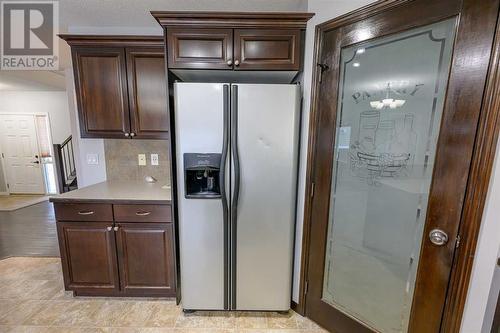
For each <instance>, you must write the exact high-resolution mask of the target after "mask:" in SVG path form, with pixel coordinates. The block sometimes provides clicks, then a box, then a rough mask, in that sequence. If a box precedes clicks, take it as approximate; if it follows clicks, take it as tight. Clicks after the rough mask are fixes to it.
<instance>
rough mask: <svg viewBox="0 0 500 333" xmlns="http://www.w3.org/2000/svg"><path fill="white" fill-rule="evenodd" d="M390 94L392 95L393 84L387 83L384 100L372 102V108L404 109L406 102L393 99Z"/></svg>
mask: <svg viewBox="0 0 500 333" xmlns="http://www.w3.org/2000/svg"><path fill="white" fill-rule="evenodd" d="M390 93H391V84H390V83H387V91H386V94H385V98H384V99H382V100H381V101H372V102H370V106H371V107H372V108H374V109H377V110H381V109H387V108H390V109H396V108H399V107H402V106H403V105H404V104H405V103H406V100H404V99H394V98H391V97H390Z"/></svg>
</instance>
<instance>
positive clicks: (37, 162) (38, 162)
mask: <svg viewBox="0 0 500 333" xmlns="http://www.w3.org/2000/svg"><path fill="white" fill-rule="evenodd" d="M31 163H33V164H40V161H33V162H31Z"/></svg>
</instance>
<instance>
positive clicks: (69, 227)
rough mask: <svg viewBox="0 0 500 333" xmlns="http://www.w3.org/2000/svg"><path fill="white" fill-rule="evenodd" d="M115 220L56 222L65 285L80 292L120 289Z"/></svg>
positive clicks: (104, 292) (109, 291)
mask: <svg viewBox="0 0 500 333" xmlns="http://www.w3.org/2000/svg"><path fill="white" fill-rule="evenodd" d="M112 226H113V223H112V222H57V234H58V238H59V248H60V252H61V260H62V265H63V267H64V269H63V272H64V275H63V276H64V285H65V286H66V288H67V289H68V290H73V291H75V292H76V294H77V295H94V294H95V295H106V294H108V295H113V294H116V293H117V292H118V291H119V280H118V264H117V260H116V245H115V235H114V233H113V229H112Z"/></svg>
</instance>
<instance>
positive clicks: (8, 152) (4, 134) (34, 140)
mask: <svg viewBox="0 0 500 333" xmlns="http://www.w3.org/2000/svg"><path fill="white" fill-rule="evenodd" d="M0 146H1V148H2V152H3V154H2V155H3V158H4V165H3V166H4V168H5V173H6V175H7V179H6V183H7V184H8V191H9V193H11V194H14V193H23V194H45V182H44V179H43V171H42V165H41V163H40V157H39V154H40V152H39V145H38V135H37V131H36V126H35V117H34V116H33V115H0ZM2 176H3V174H2Z"/></svg>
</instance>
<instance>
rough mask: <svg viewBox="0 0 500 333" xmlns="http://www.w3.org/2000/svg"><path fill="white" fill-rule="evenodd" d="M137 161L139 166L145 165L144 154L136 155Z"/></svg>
mask: <svg viewBox="0 0 500 333" xmlns="http://www.w3.org/2000/svg"><path fill="white" fill-rule="evenodd" d="M137 160H138V162H139V165H146V154H138V155H137Z"/></svg>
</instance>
